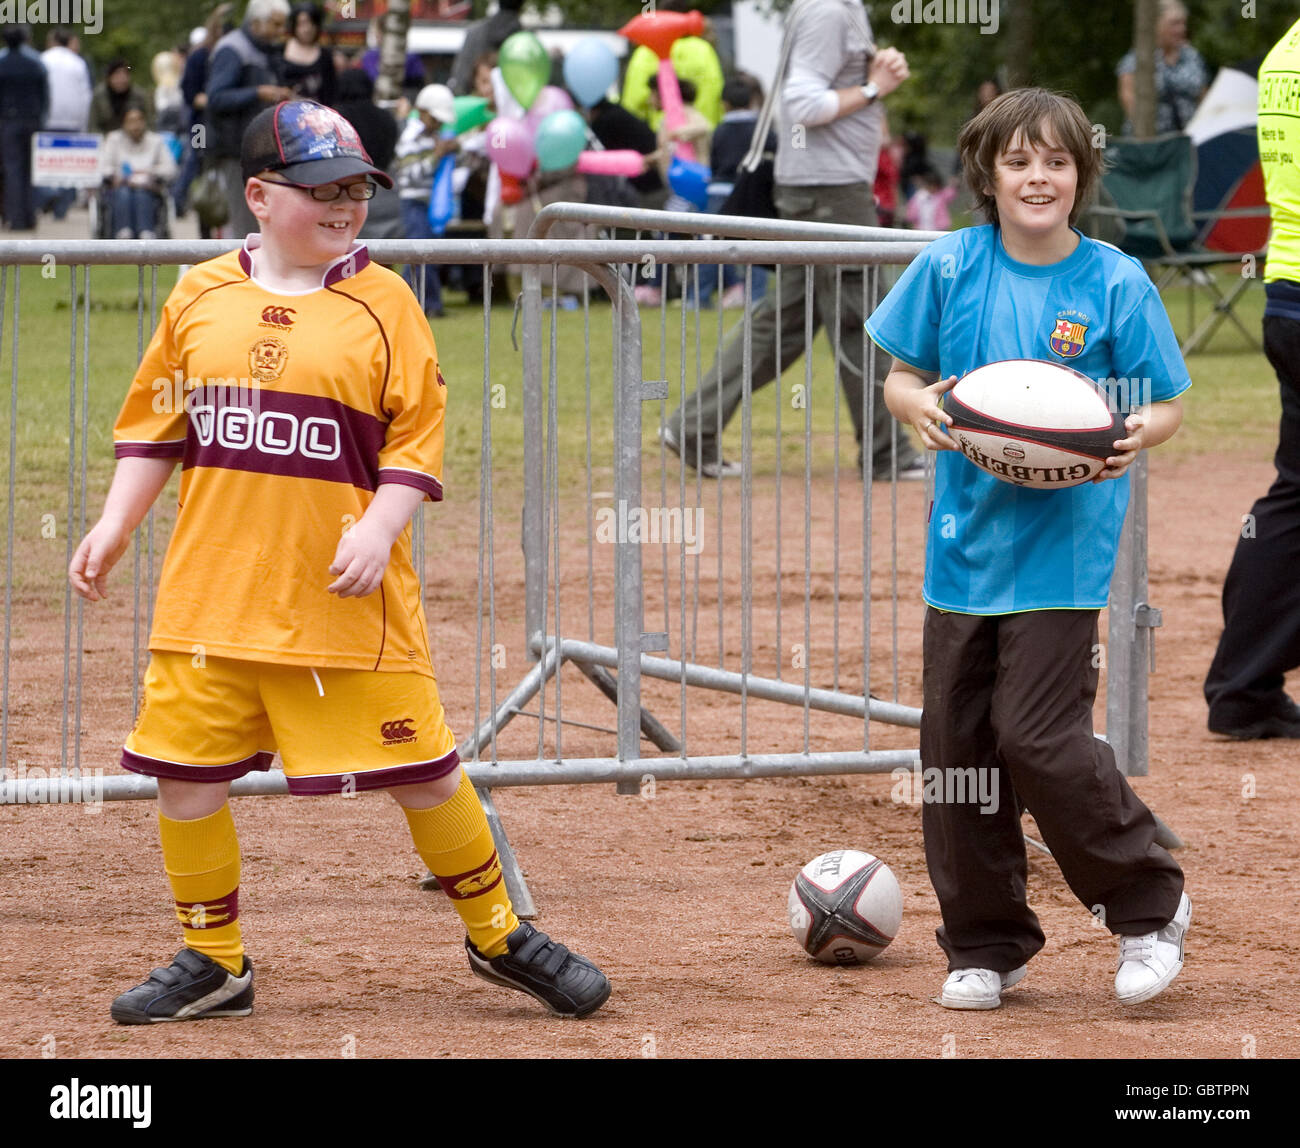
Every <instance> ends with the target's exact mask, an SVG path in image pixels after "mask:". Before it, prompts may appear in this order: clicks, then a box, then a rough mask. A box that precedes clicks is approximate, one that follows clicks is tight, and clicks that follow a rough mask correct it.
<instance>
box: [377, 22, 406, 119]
mask: <svg viewBox="0 0 1300 1148" xmlns="http://www.w3.org/2000/svg"><path fill="white" fill-rule="evenodd" d="M410 26H411V0H388V10H387V11H386V12H385V13H384V15H383V17H382V18H381V19H380V23H379V29H380V35H379V79H378V80H377V81H376V82H375V98H376V99H377V100H378V101H379V102H380V103H389V104H392V103H396V102H397V100H398V98H399V97H400V96H401V94H402V81H403V80H404V79H405V78H406V31H407V29H408V28H409V27H410Z"/></svg>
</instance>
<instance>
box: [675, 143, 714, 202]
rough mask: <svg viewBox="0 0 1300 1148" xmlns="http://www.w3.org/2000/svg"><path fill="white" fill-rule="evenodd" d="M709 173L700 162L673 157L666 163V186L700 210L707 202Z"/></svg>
mask: <svg viewBox="0 0 1300 1148" xmlns="http://www.w3.org/2000/svg"><path fill="white" fill-rule="evenodd" d="M710 178H711V173H710V171H709V169H708V168H707V167H705V166H704V164H702V163H690V162H688V161H686V160H684V159H677V158H676V157H675V156H674V157H673V161H672V163H670V164H669V165H668V186H669V187H671V188H672V189H673V192H674V194H676V195H680V196H681V197H682V198H683V199H685V200H688V201H689V202H690V203H692V204H694V205H695V206H696V207H697V208H699V209H700V210H701V211H703V210H704V208H705V207H707V206H708V203H709V179H710Z"/></svg>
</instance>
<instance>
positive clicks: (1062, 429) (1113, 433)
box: [943, 359, 1127, 490]
mask: <svg viewBox="0 0 1300 1148" xmlns="http://www.w3.org/2000/svg"><path fill="white" fill-rule="evenodd" d="M943 409H944V410H945V411H946V412H947V413H948V414H949V415H951V416H952V420H953V422H952V425H951V426H950V427H949V428H948V433H949V434H950V435H951V436H952V439H953V441H954V442H955V443H956V444H957V446H958V447H959V448H960V449H961V452H962V453H963V454H964V455H965V456H966V457H967V458H968V459H969V460H970V461H971V462H973V463H974V464H975V465H976V466H978V467H979V468H980V469H981V470H986V471H988V473H989V474H991V475H993V476H994V477H995V478H1000V479H1002V480H1003V481H1004V482H1009V483H1012V484H1013V485H1015V486H1027V487H1031V488H1032V489H1034V490H1064V489H1065V488H1067V487H1071V486H1078V485H1080V484H1081V483H1084V482H1089V481H1091V480H1092V479H1093V478H1095V477H1096V476H1097V474H1098V473H1099V472H1100V471H1101V470H1103V469H1104V468H1105V466H1106V459H1107V458H1109V457H1111V456H1112V455H1114V454H1115V440H1116V439H1121V438H1126V437H1127V431H1125V429H1124V416H1125V412H1124V411H1120V410H1114V409H1112V403H1111V402H1110V401H1109V400H1108V398H1107V395H1106V392H1105V391H1104V390H1103V389H1102V388H1101V387H1100V386H1098V385H1097V384H1096V383H1095V382H1093V381H1092V379H1090V378H1088V376H1087V375H1081V374H1080V373H1079V372H1078V371H1074V370H1071V369H1070V368H1069V367H1063V366H1060V365H1059V364H1057V363H1048V362H1042V361H1040V360H1038V359H1007V360H1004V361H1002V362H1000V363H989V364H988V365H987V366H983V367H979V368H977V369H976V370H973V371H971V372H970V374H968V375H966V376H965V377H964V378H963V379H962V380H961V381H960V382H959V383H958V384H957V385H956V386H955V387H953V389H952V390H951V391H949V392H948V393H947V394H946V395H945V396H944V401H943Z"/></svg>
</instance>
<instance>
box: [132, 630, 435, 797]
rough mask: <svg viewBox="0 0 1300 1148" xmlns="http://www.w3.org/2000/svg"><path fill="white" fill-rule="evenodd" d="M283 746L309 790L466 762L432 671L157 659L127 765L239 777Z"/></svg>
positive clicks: (288, 770) (423, 773)
mask: <svg viewBox="0 0 1300 1148" xmlns="http://www.w3.org/2000/svg"><path fill="white" fill-rule="evenodd" d="M196 661H198V662H200V663H201V664H196ZM277 749H278V750H279V752H280V759H281V762H282V763H283V765H284V772H285V776H286V777H287V778H288V779H289V792H290V793H294V794H299V795H310V794H319V793H346V792H357V791H360V790H366V789H386V788H388V787H389V786H392V785H415V784H418V783H420V782H425V781H434V780H436V779H438V778H440V777H443V776H445V775H446V774H448V773H450V772H451V771H452V770H453V769H455V768H456V766H457V765H458V764H459V761H460V759H459V757H458V756H457V754H456V739H455V738H454V737H453V736H452V732H451V730H450V729H448V728H447V723H446V720H445V718H444V715H443V711H442V702H441V700H440V699H439V697H438V685H437V683H436V682H435V681H434V679H433V678H431V677H429V676H427V675H425V674H416V673H409V674H403V673H378V672H375V671H372V670H331V669H319V670H312V669H309V668H307V667H305V666H281V665H272V664H269V663H266V662H245V661H240V660H236V659H234V658H214V657H208V658H205V659H194V658H192V657H191V656H190V655H189V654H182V653H174V652H171V651H162V650H160V651H156V652H155V653H154V654H153V655H152V657H151V659H150V662H149V669H148V672H147V673H146V674H145V679H144V698H143V700H142V702H141V704H140V714H139V716H138V717H137V718H136V723H135V728H134V729H133V730H132V731H131V734H130V736H129V737H128V738H127V740H126V746H125V747H124V749H123V750H122V767H123V768H124V769H129V770H131V771H132V772H133V773H144V774H148V775H149V776H150V777H167V778H176V779H179V780H182V781H232V780H233V779H234V778H237V777H243V776H244V774H246V773H251V772H252V771H254V770H267V769H270V768H271V759H272V758H273V757H274V755H275V752H276V750H277Z"/></svg>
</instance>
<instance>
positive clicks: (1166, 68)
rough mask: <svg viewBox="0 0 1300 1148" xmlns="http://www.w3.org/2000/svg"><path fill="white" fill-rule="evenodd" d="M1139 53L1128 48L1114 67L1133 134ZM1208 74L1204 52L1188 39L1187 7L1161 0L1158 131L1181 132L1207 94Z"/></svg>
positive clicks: (1126, 127)
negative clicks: (1135, 82) (1134, 81)
mask: <svg viewBox="0 0 1300 1148" xmlns="http://www.w3.org/2000/svg"><path fill="white" fill-rule="evenodd" d="M1136 66H1137V55H1136V53H1134V52H1129V53H1128V55H1126V56H1125V57H1124V58H1123V59H1122V60H1120V62H1119V67H1118V68H1116V69H1115V73H1116V75H1118V76H1119V102H1120V103H1121V104H1123V105H1124V114H1125V116H1126V117H1127V118H1126V119H1125V121H1124V134H1125V135H1132V134H1133V107H1134V101H1135V99H1136V96H1135V93H1134V86H1133V70H1134V68H1135V67H1136ZM1208 83H1209V74H1208V72H1207V70H1206V67H1205V61H1204V60H1203V59H1201V54H1200V53H1199V52H1198V51H1197V50H1196V49H1195V48H1193V47H1192V46H1191V44H1189V43H1188V42H1187V9H1186V8H1184V7H1183V5H1182V3H1181V0H1161V4H1160V18H1159V20H1158V21H1157V22H1156V132H1157V133H1158V134H1163V133H1165V132H1180V131H1182V130H1183V129H1184V128H1185V127H1187V121H1188V120H1190V119H1191V118H1192V116H1193V114H1194V113H1195V112H1196V105H1197V104H1199V103H1200V102H1201V97H1202V96H1204V95H1205V89H1206V86H1207V84H1208Z"/></svg>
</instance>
